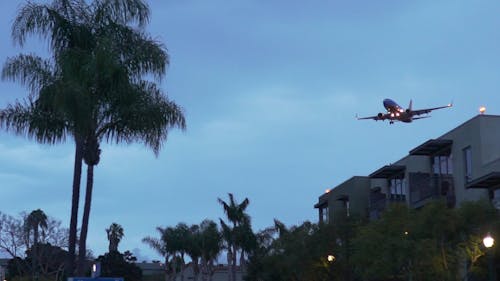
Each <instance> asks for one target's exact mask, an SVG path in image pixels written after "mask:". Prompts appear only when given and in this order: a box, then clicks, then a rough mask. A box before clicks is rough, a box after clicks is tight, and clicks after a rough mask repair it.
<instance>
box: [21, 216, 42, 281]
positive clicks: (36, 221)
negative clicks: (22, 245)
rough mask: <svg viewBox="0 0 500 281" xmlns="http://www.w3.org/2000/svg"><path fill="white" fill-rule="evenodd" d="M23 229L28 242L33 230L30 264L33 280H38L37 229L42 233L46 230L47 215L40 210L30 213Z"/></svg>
mask: <svg viewBox="0 0 500 281" xmlns="http://www.w3.org/2000/svg"><path fill="white" fill-rule="evenodd" d="M24 229H25V231H26V234H27V235H28V241H29V234H30V232H31V231H32V230H33V246H32V247H31V251H32V254H33V258H32V260H31V262H32V267H33V279H34V280H37V279H38V264H39V263H38V258H39V257H38V253H37V250H38V246H39V245H38V238H39V237H40V236H39V232H38V231H39V229H41V230H42V231H43V230H44V229H47V215H45V213H44V212H43V211H42V210H40V209H37V210H34V211H32V212H31V213H30V214H29V215H28V216H27V217H26V220H25V222H24Z"/></svg>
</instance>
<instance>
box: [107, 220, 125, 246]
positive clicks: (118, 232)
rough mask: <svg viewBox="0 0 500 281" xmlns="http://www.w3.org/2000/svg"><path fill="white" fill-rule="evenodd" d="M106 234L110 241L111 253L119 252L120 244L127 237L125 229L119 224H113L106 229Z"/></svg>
mask: <svg viewBox="0 0 500 281" xmlns="http://www.w3.org/2000/svg"><path fill="white" fill-rule="evenodd" d="M106 234H107V237H108V241H109V252H110V253H111V252H116V251H118V244H119V243H120V241H121V240H122V238H123V236H124V235H125V234H124V233H123V227H122V226H121V225H119V224H117V223H112V224H111V225H110V226H109V228H106Z"/></svg>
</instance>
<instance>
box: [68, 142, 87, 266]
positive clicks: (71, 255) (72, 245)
mask: <svg viewBox="0 0 500 281" xmlns="http://www.w3.org/2000/svg"><path fill="white" fill-rule="evenodd" d="M82 160H83V141H82V140H81V139H80V138H79V137H75V164H74V168H73V192H72V196H71V220H70V224H69V245H68V260H67V274H68V276H73V275H74V272H75V250H76V232H77V224H78V203H79V201H80V181H81V178H82Z"/></svg>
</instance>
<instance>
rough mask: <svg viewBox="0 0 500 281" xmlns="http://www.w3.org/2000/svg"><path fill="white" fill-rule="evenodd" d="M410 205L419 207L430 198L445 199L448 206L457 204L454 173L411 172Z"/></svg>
mask: <svg viewBox="0 0 500 281" xmlns="http://www.w3.org/2000/svg"><path fill="white" fill-rule="evenodd" d="M409 184H410V205H411V207H413V208H419V207H422V206H423V205H425V204H426V203H427V202H428V201H429V200H434V199H439V198H442V199H445V200H446V203H447V204H448V206H450V207H453V206H454V205H455V192H454V191H455V187H454V184H453V177H452V175H436V174H428V173H410V180H409Z"/></svg>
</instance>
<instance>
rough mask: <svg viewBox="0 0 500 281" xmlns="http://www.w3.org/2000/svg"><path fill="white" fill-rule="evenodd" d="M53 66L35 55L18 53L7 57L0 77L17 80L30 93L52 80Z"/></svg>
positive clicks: (35, 91) (32, 93) (34, 92)
mask: <svg viewBox="0 0 500 281" xmlns="http://www.w3.org/2000/svg"><path fill="white" fill-rule="evenodd" d="M53 73H54V67H53V65H52V64H51V63H50V61H48V60H44V59H42V58H41V57H38V56H35V55H24V54H21V55H18V56H15V57H10V58H7V61H6V62H5V64H4V66H3V69H2V79H3V80H10V81H13V82H19V83H21V84H22V85H24V86H26V87H27V88H28V89H29V91H30V93H31V95H34V94H36V93H37V92H38V91H40V89H41V88H42V87H44V86H45V85H47V84H49V83H50V82H51V81H52V77H53Z"/></svg>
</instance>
